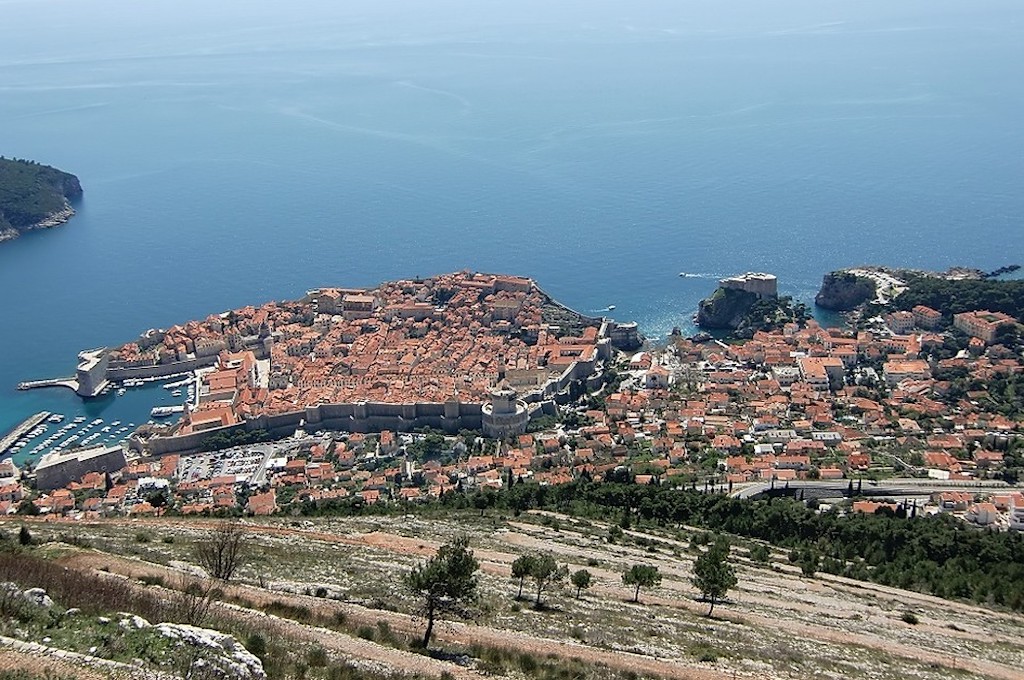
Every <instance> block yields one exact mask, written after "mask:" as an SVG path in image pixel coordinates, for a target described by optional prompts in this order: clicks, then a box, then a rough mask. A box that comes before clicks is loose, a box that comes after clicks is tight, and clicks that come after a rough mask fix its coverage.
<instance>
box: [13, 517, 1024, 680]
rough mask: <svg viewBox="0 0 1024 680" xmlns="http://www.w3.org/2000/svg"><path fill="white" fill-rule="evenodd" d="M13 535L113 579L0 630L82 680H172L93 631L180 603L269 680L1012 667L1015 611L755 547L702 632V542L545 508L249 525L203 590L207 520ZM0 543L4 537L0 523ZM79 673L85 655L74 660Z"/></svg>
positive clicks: (685, 534)
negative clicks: (698, 585)
mask: <svg viewBox="0 0 1024 680" xmlns="http://www.w3.org/2000/svg"><path fill="white" fill-rule="evenodd" d="M27 526H28V528H29V531H30V532H31V535H32V543H33V545H32V546H30V547H28V548H23V549H21V550H22V551H23V552H21V553H19V555H21V559H22V562H24V560H25V559H31V560H42V561H45V563H46V564H48V565H57V566H59V567H61V568H66V569H67V570H68V571H67V572H64V573H67V574H70V575H71V576H73V577H74V579H76V582H80V583H90V582H91V581H90V580H89V579H92V580H95V581H96V582H99V583H106V582H111V583H116V584H119V585H118V588H120V589H121V590H117V592H118V593H119V594H118V595H117V597H116V598H115V600H116V601H114V602H111V603H110V605H111V608H112V609H111V611H112V612H117V611H122V610H123V611H125V612H126V613H125V614H116V613H113V614H112V613H111V612H107V613H106V614H104V613H103V612H101V611H100V609H102V608H101V607H98V606H94V604H90V603H89V602H86V601H74V602H63V601H61V596H62V593H61V592H59V590H60V588H59V584H58V585H57V586H53V587H55V588H57V591H54V592H51V593H50V594H51V595H52V596H53V599H54V600H56V601H57V602H56V604H55V609H56V610H60V609H61V608H62V607H69V606H71V607H76V608H78V609H80V610H81V613H80V614H77V615H76V616H71V617H67V616H57V615H55V614H53V615H49V616H50V619H48V620H47V622H44V623H40V622H38V621H36V622H34V623H33V622H30V623H18V622H16V621H13V620H11V619H8V620H7V621H6V623H5V624H4V625H3V630H2V631H0V633H2V634H3V636H4V638H3V639H2V640H0V663H8V664H11V663H14V661H16V660H17V657H18V655H19V654H26V653H28V652H24V651H23V650H22V651H19V648H18V647H17V644H16V643H15V642H14V641H15V640H18V639H20V640H21V644H24V643H27V642H32V643H37V644H41V645H43V646H45V647H61V648H64V649H68V650H71V651H74V652H77V653H79V654H81V655H82V658H78V657H74V658H71V659H68V658H61V659H60V663H61V664H63V666H62V668H63V667H66V666H67V665H68V664H71V665H72V666H74V667H75V668H80V669H83V671H82V673H81V674H80V677H97V675H96V674H97V673H100V674H102V673H107V674H109V675H107V676H106V677H118V676H117V673H118V672H120V671H119V669H118V668H117V667H104V666H103V665H102V662H100V661H98V659H101V658H102V659H106V660H107V662H114V663H120V664H124V663H127V664H132V663H135V664H136V667H139V668H142V669H145V670H146V672H149V673H152V674H153V677H158V676H159V677H184V676H185V675H187V674H188V673H189V667H186V666H183V665H182V664H183V661H182V658H181V655H180V654H175V653H174V652H173V650H174V649H175V647H174V645H173V644H170V645H165V646H166V647H167V648H168V649H170V650H172V651H171V652H169V653H167V654H164V655H163V656H161V655H160V654H156V653H148V652H147V654H148V656H147V655H146V654H143V653H142V652H141V651H139V649H140V648H139V647H138V646H137V641H136V642H133V640H135V638H134V637H131V636H136V637H138V636H145V635H148V633H147V632H146V631H148V630H149V628H140V629H139V630H138V631H131V630H129V632H130V633H131V635H130V636H127V637H126V634H122V635H121V636H120V637H117V636H113V639H112V633H111V631H110V629H109V628H108V629H106V631H104V630H101V629H102V627H103V625H106V626H110V625H111V624H109V623H108V624H98V623H96V621H98V620H99V619H100V618H101V617H105V618H107V619H117V617H120V621H121V623H120V624H115V625H119V626H120V628H118V629H117V630H125V629H131V627H132V623H131V621H132V619H130V617H129V614H136V615H139V616H141V617H143V618H144V619H148V622H149V623H156V621H155V620H154V619H155V618H159V619H160V620H171V621H172V622H177V623H182V620H181V616H182V608H181V604H182V602H183V601H186V600H187V596H185V595H183V591H190V592H192V593H193V594H194V593H197V592H210V593H211V594H210V598H209V599H210V606H209V611H208V612H207V613H206V615H205V617H204V619H203V621H202V622H201V623H202V626H204V627H207V628H214V629H218V630H220V631H223V632H225V633H229V634H231V635H232V636H234V639H237V640H238V641H240V642H241V643H243V644H244V645H245V647H247V648H248V649H249V650H250V651H251V652H252V653H253V654H255V655H256V656H257V657H259V658H260V659H261V660H262V664H263V672H265V673H266V674H267V676H268V677H273V678H300V677H305V678H329V677H347V678H356V677H375V678H384V677H392V676H397V675H416V676H420V677H438V678H440V677H444V678H449V677H451V678H471V677H472V678H479V677H483V676H497V677H513V678H539V679H544V680H571V679H577V678H579V679H580V680H582V679H584V678H595V679H597V678H600V679H608V680H613V679H618V678H621V679H623V680H625V679H627V678H628V679H630V680H633V679H635V678H638V677H659V678H678V679H683V678H695V679H705V678H706V679H709V680H711V679H718V678H722V679H725V678H779V679H782V678H807V677H814V678H837V679H838V678H873V679H882V678H893V679H896V678H964V677H981V678H1000V679H1004V680H1010V679H1015V678H1020V677H1021V672H1020V669H1021V668H1024V646H1022V645H1021V644H1020V640H1021V633H1022V632H1024V622H1022V620H1021V618H1020V617H1019V616H1017V615H1013V614H1010V613H1008V612H1002V611H996V610H992V609H985V608H979V607H976V606H973V605H970V604H966V603H956V602H949V601H945V600H939V599H937V598H933V597H930V596H927V595H922V594H918V593H911V592H907V591H902V590H897V589H892V588H887V587H883V586H878V585H873V584H866V583H862V582H855V581H850V580H847V579H843V578H838V577H833V576H829V575H819V576H816V577H813V578H808V577H805V576H803V575H802V574H801V572H800V570H799V569H798V568H796V567H794V566H792V565H791V564H790V563H789V561H788V559H787V556H786V555H783V554H781V553H778V552H775V553H771V555H770V561H769V563H768V564H764V563H755V562H754V561H752V560H751V559H750V556H749V549H750V548H751V547H753V545H754V544H752V543H749V542H744V541H741V540H740V539H733V541H732V543H733V547H732V551H731V560H732V562H733V563H734V566H735V568H736V572H737V576H738V577H739V583H738V586H737V588H736V589H734V590H733V591H731V592H730V595H729V599H728V601H727V602H725V603H724V604H720V605H719V606H718V607H716V608H715V615H714V617H713V618H708V617H707V616H706V613H707V609H708V606H707V604H706V603H703V602H700V601H698V593H697V592H696V590H695V588H694V587H693V586H692V585H691V575H692V568H693V563H694V560H695V559H696V557H697V556H698V555H700V554H701V552H702V551H703V550H705V549H706V547H705V545H706V542H707V541H706V539H707V537H706V536H705V535H703V534H701V533H700V532H698V531H687V530H678V531H675V530H674V531H667V532H666V533H664V534H659V535H653V534H645V533H640V532H632V531H629V530H625V531H619V530H617V529H615V528H613V527H612V526H611V525H605V524H601V523H596V522H585V521H578V520H573V519H569V518H566V517H560V516H555V515H549V514H540V513H532V514H525V515H523V516H521V517H518V518H507V517H499V516H496V515H495V516H488V515H486V514H485V515H483V516H481V515H480V514H478V513H476V512H472V511H469V512H467V513H465V514H457V515H447V516H445V517H425V516H418V515H407V516H404V517H377V516H363V517H357V518H344V519H340V518H338V519H317V520H313V521H305V520H304V521H301V522H293V521H287V520H274V521H255V520H251V521H250V520H247V521H245V523H244V528H245V531H246V534H245V539H244V540H245V542H246V544H247V546H248V547H249V553H248V558H247V560H246V561H245V563H244V564H243V565H242V567H241V568H240V569H239V571H238V572H237V574H236V575H235V576H234V577H233V578H232V579H231V581H229V582H227V583H224V582H218V583H217V584H216V589H215V590H212V591H204V590H203V588H204V587H205V584H207V583H209V582H208V581H206V580H204V579H202V578H200V577H198V576H196V575H195V574H196V573H198V571H197V569H196V567H195V564H194V562H195V551H194V544H195V542H196V541H203V540H204V539H205V538H206V537H207V536H208V535H209V533H210V531H211V530H212V529H214V528H215V527H216V526H217V523H216V521H214V520H209V521H205V522H203V521H184V520H178V519H170V518H167V519H153V520H137V521H129V522H126V521H124V520H121V521H103V522H96V523H67V524H61V523H47V524H43V523H29V524H27ZM3 529H4V530H5V533H6V534H7V535H8V536H11V535H13V533H15V532H13V531H12V529H15V525H10V524H8V525H7V526H5V527H3ZM460 534H466V535H468V536H469V538H470V545H471V547H472V548H473V550H474V553H475V555H476V557H477V559H478V560H479V561H480V567H481V577H480V591H481V593H480V594H481V597H480V598H479V601H478V603H477V606H476V607H475V610H474V617H473V619H472V620H466V621H457V622H455V621H445V622H443V623H440V624H439V625H438V628H437V629H436V630H435V639H434V641H433V642H432V644H431V648H430V650H429V652H427V651H424V650H422V649H419V648H418V647H417V645H416V644H415V642H414V641H415V640H417V639H418V638H419V636H420V634H421V632H422V630H423V625H424V622H423V621H422V620H421V619H420V618H418V617H417V613H418V608H417V602H416V601H415V600H414V599H413V598H412V596H411V595H409V594H408V593H407V592H406V591H405V589H404V588H403V586H402V582H403V578H404V576H405V575H406V574H407V573H408V572H409V570H410V569H411V568H412V567H413V566H414V565H416V564H419V563H421V562H422V561H423V560H424V559H426V558H428V557H430V556H432V555H433V554H434V553H435V551H436V549H437V547H438V546H439V545H441V544H442V543H445V542H447V541H449V540H451V539H452V538H454V537H456V536H458V535H460ZM72 537H73V538H72ZM13 542H14V541H13V540H12V539H8V543H13ZM533 551H543V552H550V553H551V554H553V555H554V556H555V558H556V560H557V561H558V562H559V563H560V564H566V565H568V567H569V570H570V571H576V570H578V569H583V568H585V569H587V570H589V571H590V572H591V573H592V574H593V577H594V583H593V586H592V587H591V588H590V589H588V590H586V591H584V593H583V594H582V597H581V598H579V599H577V598H576V597H575V591H574V590H573V589H572V588H571V587H570V586H569V585H568V584H567V583H566V584H564V586H563V588H562V589H558V588H556V589H555V590H553V591H551V592H545V594H544V602H545V606H544V607H543V608H542V609H536V608H534V607H533V602H532V595H531V597H530V598H526V595H527V594H528V593H530V590H531V589H530V586H529V584H527V587H526V589H525V591H524V598H525V599H523V600H516V599H515V596H516V592H517V583H516V582H514V581H513V580H512V579H511V578H510V573H511V564H512V562H513V560H515V559H516V558H517V557H518V556H520V555H522V554H525V553H530V552H533ZM632 564H649V565H654V566H657V567H658V568H659V570H660V572H661V574H662V575H663V580H662V582H661V584H660V586H658V587H657V588H653V589H643V590H642V591H641V594H640V598H639V602H636V603H634V602H633V601H632V599H633V594H634V593H633V589H632V588H630V587H627V586H625V585H623V583H622V579H621V574H622V572H623V571H624V569H625V568H627V567H628V566H630V565H632ZM2 565H3V562H2V561H0V572H5V573H0V581H10V580H16V581H17V582H18V585H19V587H29V586H31V585H33V584H32V583H31V582H30V581H31V580H32V577H31V574H28V575H26V574H24V573H21V574H19V573H13V572H12V571H11V568H6V569H5V568H3V567H2ZM14 571H17V570H14ZM23 571H24V570H23ZM37 585H42V584H37ZM44 587H45V586H44ZM74 592H77V591H74ZM67 597H78V598H79V600H81V598H82V597H83V596H81V595H68V596H67ZM194 599H195V598H193V600H194ZM161 603H163V604H161ZM125 621H128V623H125ZM47 626H49V627H47ZM65 629H67V630H65ZM67 631H73V634H71V633H69V632H67ZM97 631H99V632H97ZM30 638H31V639H30ZM44 638H45V641H44ZM147 639H148V638H147ZM97 640H105V642H103V643H102V644H101V643H97ZM133 644H135V645H136V646H135V647H133ZM104 645H105V646H104ZM243 651H244V650H243ZM140 655H142V661H141V662H139V661H136V659H138V658H140ZM12 659H14V661H12ZM90 659H94V660H97V661H96V662H95V663H92V664H91V665H90V664H89V660H90ZM5 660H6V661H5ZM217 663H219V661H218V662H217ZM201 665H202V664H201ZM214 667H216V663H213V662H211V663H210V664H208V665H207V668H208V669H211V668H214ZM194 670H195V669H194V668H192V671H194ZM210 672H213V671H212V670H211V671H210ZM39 677H43V676H42V675H40V676H39ZM190 677H199V676H197V675H195V674H194V672H193V674H192V675H191V676H190ZM208 677H218V676H217V675H210V676H208ZM220 677H223V676H220Z"/></svg>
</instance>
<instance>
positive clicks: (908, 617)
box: [900, 612, 921, 626]
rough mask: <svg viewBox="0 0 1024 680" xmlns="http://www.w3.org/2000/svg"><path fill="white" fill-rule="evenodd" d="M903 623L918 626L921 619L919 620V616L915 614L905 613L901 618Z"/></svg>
mask: <svg viewBox="0 0 1024 680" xmlns="http://www.w3.org/2000/svg"><path fill="white" fill-rule="evenodd" d="M900 619H902V620H903V623H909V624H910V625H911V626H916V625H917V624H918V623H920V622H921V621H920V619H918V618H917V614H915V613H914V612H903V616H901V617H900Z"/></svg>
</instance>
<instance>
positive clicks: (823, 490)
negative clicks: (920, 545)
mask: <svg viewBox="0 0 1024 680" xmlns="http://www.w3.org/2000/svg"><path fill="white" fill-rule="evenodd" d="M849 484H850V480H848V479H841V480H829V481H816V480H796V481H790V482H789V488H790V489H804V490H805V495H806V496H814V497H817V498H823V497H826V496H829V495H831V494H832V493H833V492H834V493H835V495H836V496H842V495H843V494H844V493H846V490H847V489H848V488H849ZM853 485H854V487H855V488H856V487H857V486H858V481H857V480H854V482H853ZM785 486H786V482H775V488H782V487H785ZM771 488H772V485H771V482H758V483H756V484H750V485H747V486H743V487H742V488H739V487H734V488H733V492H732V493H731V494H730V495H731V496H732V497H734V498H751V497H753V496H757V495H759V494H762V493H765V492H766V491H768V490H769V489H771ZM1010 488H1012V487H1010V486H1008V485H1007V484H1006V483H1005V482H994V481H984V482H961V481H956V482H944V481H942V480H938V479H903V478H894V479H886V480H883V481H880V482H869V481H867V480H865V481H864V482H863V484H862V485H861V487H860V490H861V495H863V496H895V497H898V496H929V495H931V494H933V493H935V492H937V491H989V492H992V491H1000V490H1006V489H1010Z"/></svg>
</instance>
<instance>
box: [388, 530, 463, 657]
mask: <svg viewBox="0 0 1024 680" xmlns="http://www.w3.org/2000/svg"><path fill="white" fill-rule="evenodd" d="M479 568H480V563H479V562H478V561H477V559H476V558H475V557H473V551H472V550H470V549H469V539H467V538H466V537H465V536H462V537H459V538H456V539H455V540H454V541H452V542H450V543H445V544H444V545H442V546H441V547H440V548H438V550H437V554H436V555H434V556H433V557H431V558H430V559H429V560H427V561H426V562H424V563H423V564H421V565H419V566H416V567H414V568H413V570H412V571H411V572H410V573H409V575H408V576H407V577H406V586H407V587H408V588H409V590H410V591H412V592H413V593H414V594H415V595H417V596H418V597H420V598H421V600H422V603H421V611H422V612H423V616H425V617H426V619H427V629H426V631H425V632H424V633H423V646H424V647H426V646H427V645H429V644H430V636H431V634H432V633H433V631H434V621H435V620H436V619H437V618H439V617H441V616H444V615H447V614H464V613H465V609H466V608H467V607H468V606H469V605H471V604H472V603H473V602H474V601H475V600H476V588H477V577H476V572H477V570H478V569H479Z"/></svg>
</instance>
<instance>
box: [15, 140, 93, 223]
mask: <svg viewBox="0 0 1024 680" xmlns="http://www.w3.org/2000/svg"><path fill="white" fill-rule="evenodd" d="M81 196H82V185H81V184H80V183H79V181H78V178H77V177H75V176H74V175H71V174H69V173H66V172H62V171H60V170H57V169H56V168H52V167H50V166H48V165H41V164H39V163H36V162H34V161H27V160H21V159H16V158H4V157H2V156H0V241H7V240H10V239H13V238H17V237H18V236H19V235H21V233H22V232H24V231H28V230H30V229H46V228H49V227H55V226H58V225H60V224H63V223H65V222H67V221H68V220H69V219H71V217H72V215H74V214H75V210H74V208H72V207H71V201H74V200H76V199H78V198H80V197H81Z"/></svg>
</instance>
